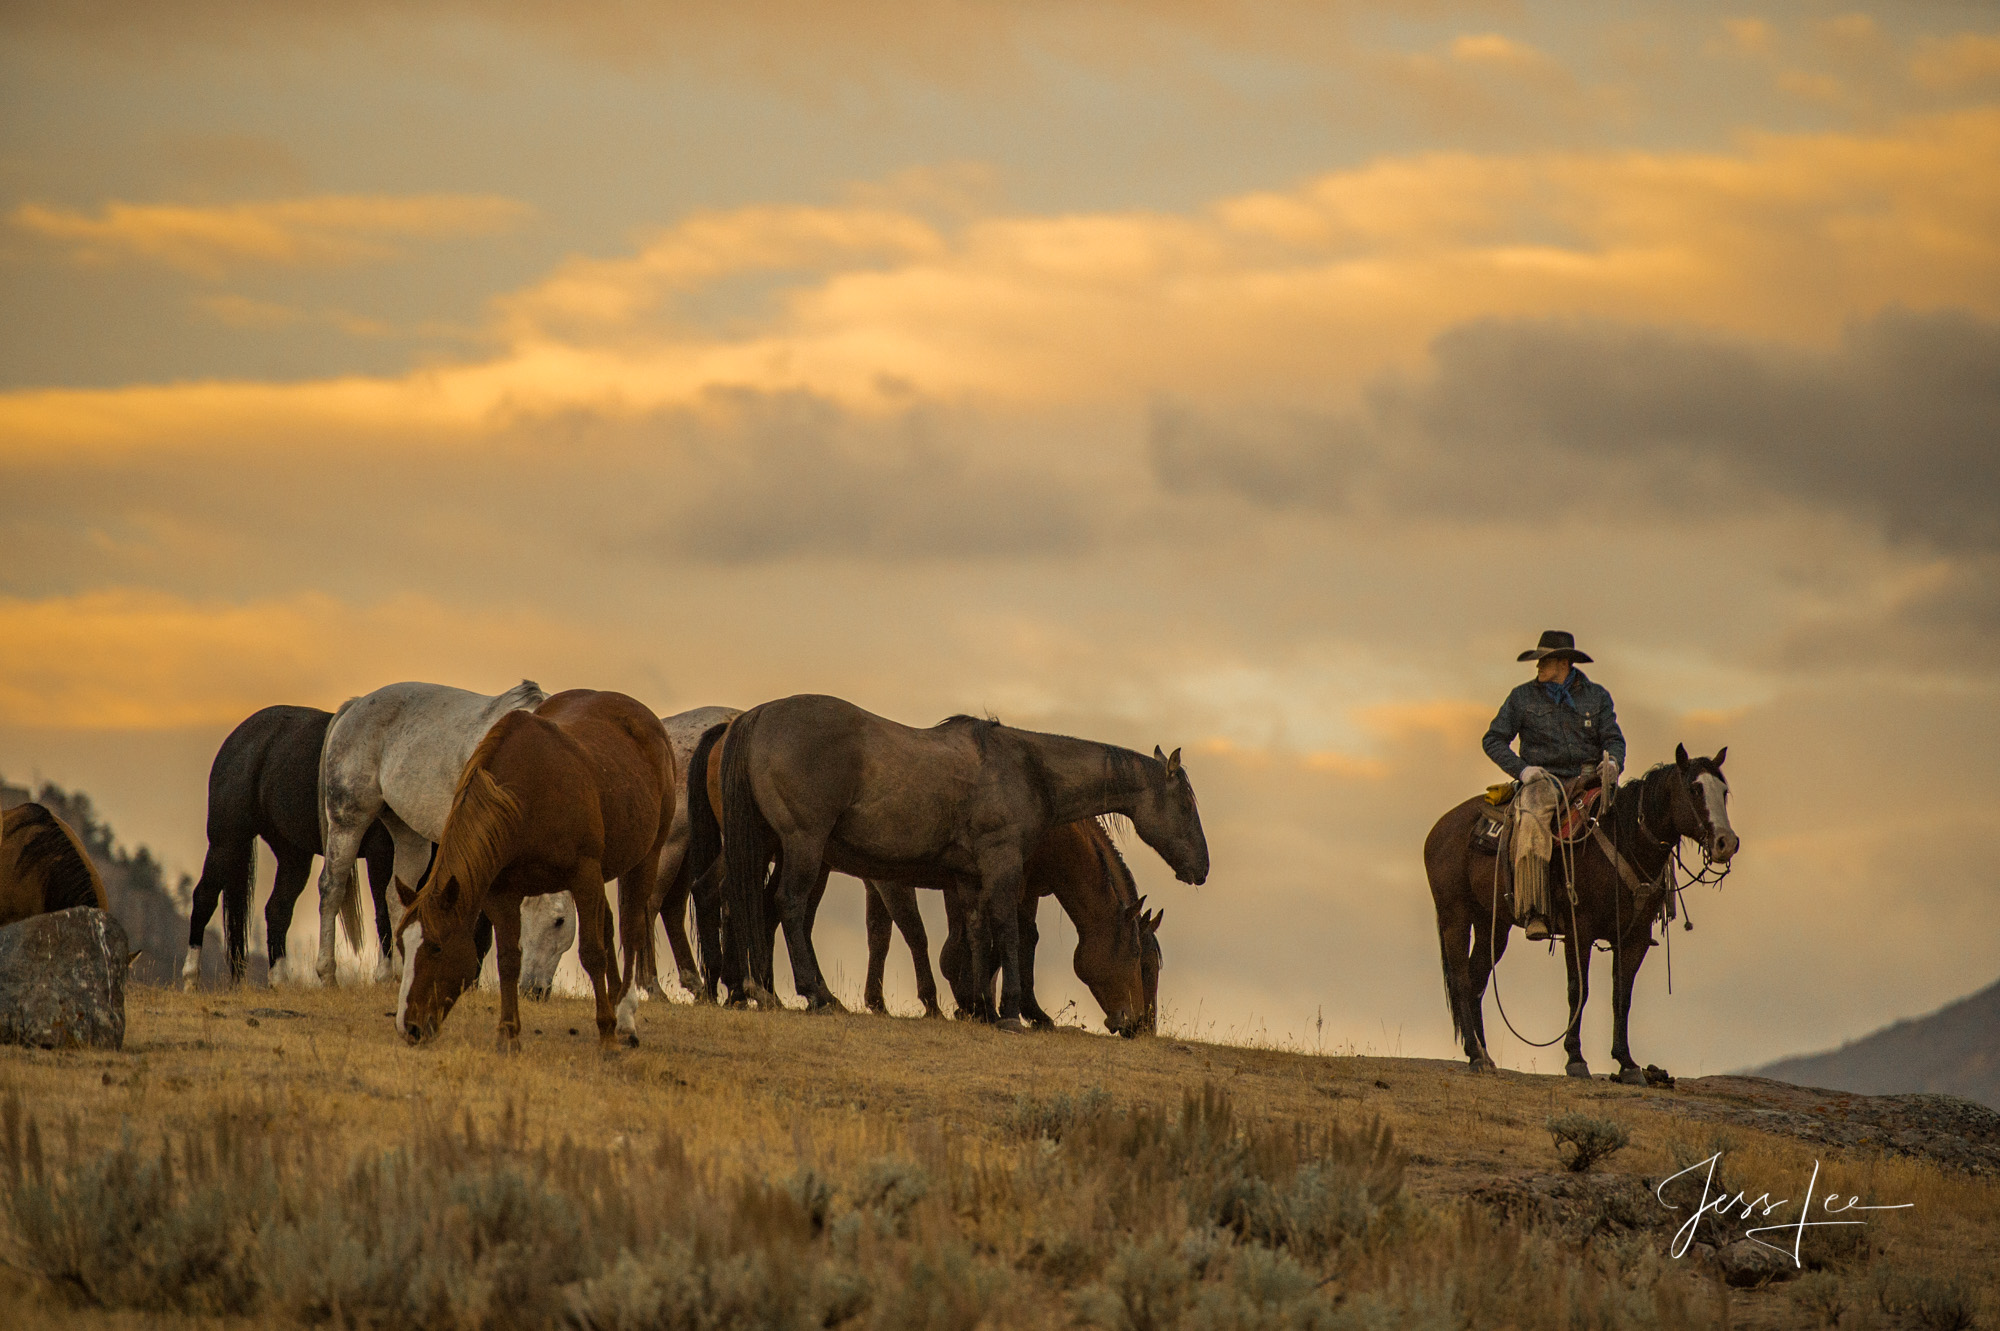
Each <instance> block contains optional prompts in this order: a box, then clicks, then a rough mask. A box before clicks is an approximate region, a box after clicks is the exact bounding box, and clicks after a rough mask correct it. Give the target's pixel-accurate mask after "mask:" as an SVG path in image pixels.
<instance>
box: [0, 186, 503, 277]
mask: <svg viewBox="0 0 2000 1331" xmlns="http://www.w3.org/2000/svg"><path fill="white" fill-rule="evenodd" d="M532 211H533V210H532V209H530V208H529V207H528V205H526V204H524V203H520V202H518V201H516V200H513V199H505V198H499V197H495V196H492V195H465V194H428V195H415V196H405V197H395V196H383V195H322V196H318V197H314V198H304V199H267V200H262V201H257V202H249V203H235V204H225V205H221V206H216V207H195V206H191V205H181V204H136V203H124V202H120V201H117V200H114V201H112V202H110V203H107V204H106V205H105V206H104V208H103V210H102V211H101V212H100V213H99V214H98V215H96V216H94V217H93V216H89V215H86V214H84V213H79V212H72V211H69V210H66V209H60V208H49V207H44V206H43V205H41V204H35V203H27V204H22V205H21V206H20V207H18V208H16V209H15V210H14V212H13V215H12V216H11V218H10V219H9V220H10V221H12V222H13V224H14V225H15V226H16V227H18V228H20V229H21V230H24V231H27V232H30V233H32V234H34V235H38V236H41V237H43V238H45V239H47V240H51V241H54V242H56V243H57V244H60V245H62V246H64V247H65V248H66V249H67V250H68V251H69V253H70V254H71V256H72V257H73V258H75V259H76V260H78V261H79V262H85V263H115V262H121V261H141V262H147V263H158V264H164V265H166V266H167V267H170V268H176V269H179V270H180V271H182V272H186V273H193V274H195V275H197V276H200V277H217V276H220V275H221V274H222V273H223V272H225V271H226V270H227V269H229V268H231V267H233V266H237V265H244V264H265V265H276V266H288V267H289V266H301V265H328V264H348V263H359V262H365V261H372V260H380V259H386V258H391V257H394V255H395V254H396V253H397V251H396V249H395V247H394V245H392V244H391V243H390V242H391V241H393V240H398V239H433V240H434V239H440V238H443V237H448V236H482V235H492V234H494V233H497V232H502V231H508V230H511V229H513V228H514V227H517V226H519V225H520V224H521V223H522V222H523V221H524V220H525V219H526V218H527V217H528V216H529V215H530V214H531V212H532Z"/></svg>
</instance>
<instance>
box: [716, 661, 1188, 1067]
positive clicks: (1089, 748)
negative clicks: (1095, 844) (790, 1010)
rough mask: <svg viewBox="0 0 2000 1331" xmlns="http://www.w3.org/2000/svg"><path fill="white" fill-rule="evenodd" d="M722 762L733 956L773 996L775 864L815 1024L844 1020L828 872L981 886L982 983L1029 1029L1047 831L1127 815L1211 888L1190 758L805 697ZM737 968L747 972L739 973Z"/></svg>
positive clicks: (765, 721)
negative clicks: (819, 1016)
mask: <svg viewBox="0 0 2000 1331" xmlns="http://www.w3.org/2000/svg"><path fill="white" fill-rule="evenodd" d="M722 752H723V756H722V841H723V864H724V875H723V878H724V888H723V897H724V902H725V907H726V910H727V912H728V927H727V930H726V935H725V940H724V942H725V946H726V947H728V948H729V949H730V950H731V951H733V952H737V953H738V954H740V960H741V964H742V965H743V966H744V967H745V969H746V970H747V971H748V977H749V982H750V984H751V985H752V986H753V987H754V988H760V989H762V990H763V991H764V993H765V994H769V992H770V988H771V964H770V958H769V957H767V956H765V955H763V954H762V952H761V949H760V948H758V947H756V946H754V940H757V939H760V938H763V937H765V936H767V931H766V929H765V926H764V914H765V911H764V888H765V872H766V869H767V868H768V867H769V866H770V864H771V863H772V861H773V860H774V859H775V860H776V861H777V870H776V881H777V899H778V907H779V911H780V913H781V915H782V917H783V920H784V929H785V948H786V951H787V952H789V953H790V954H791V958H792V974H793V983H794V985H795V987H796V988H797V989H798V991H799V993H801V994H803V995H805V996H806V998H807V1000H808V1002H809V1003H810V1005H811V1006H812V1007H814V1008H815V1009H823V1008H829V1007H833V1008H837V1007H839V1005H840V1004H839V1000H838V999H836V998H835V997H834V996H833V993H832V991H831V990H829V989H828V988H827V986H826V981H825V979H824V978H823V976H822V975H821V973H820V968H819V960H818V958H817V956H815V955H814V952H813V946H812V921H811V913H810V911H811V904H812V893H813V889H814V887H815V886H816V885H817V883H818V881H819V878H820V874H821V872H822V869H837V870H839V871H840V872H842V873H847V874H852V875H854V876H855V877H857V878H864V879H865V878H874V879H888V880H914V881H919V882H921V881H938V880H944V879H950V880H955V881H962V882H967V883H977V884H978V896H977V898H976V901H975V904H974V907H973V910H972V912H971V915H970V928H969V930H968V934H969V938H970V951H971V956H972V974H974V975H975V976H978V975H985V974H988V973H989V971H988V969H987V963H988V958H989V957H992V958H995V959H997V962H998V965H999V970H1000V976H1001V981H1000V1003H999V1008H998V1011H997V1013H994V1012H991V1011H990V1010H989V1009H986V1008H983V1007H982V1010H981V1011H980V1012H979V1015H981V1016H982V1017H983V1016H988V1015H993V1016H996V1017H997V1019H998V1020H999V1021H1000V1023H1001V1024H1002V1025H1003V1026H1004V1027H1005V1028H1007V1029H1009V1030H1019V1029H1022V1024H1021V992H1022V986H1021V957H1020V948H1019V942H1020V909H1021V898H1022V894H1023V892H1024V882H1025V876H1026V866H1027V860H1028V857H1029V856H1030V855H1031V854H1032V853H1033V851H1034V849H1035V847H1036V846H1037V845H1038V844H1040V842H1041V840H1042V838H1043V837H1045V836H1047V835H1048V833H1049V831H1050V829H1052V828H1054V827H1057V826H1059V825H1061V824H1063V823H1070V822H1075V821H1076V820H1077V819H1079V818H1090V817H1095V816H1096V815H1099V814H1104V813H1119V814H1123V815H1124V816H1125V817H1126V818H1128V819H1130V820H1131V823H1132V826H1133V829H1134V830H1135V831H1137V832H1138V834H1139V837H1140V839H1141V840H1143V841H1144V842H1145V843H1146V844H1147V845H1149V846H1151V847H1152V848H1153V849H1154V850H1155V851H1156V852H1158V853H1159V855H1160V856H1161V858H1162V859H1164V860H1166V862H1167V864H1168V865H1169V866H1170V867H1171V868H1172V869H1173V870H1174V873H1175V875H1176V876H1177V877H1179V878H1180V879H1181V881H1183V882H1187V883H1200V882H1202V881H1203V880H1205V879H1206V878H1207V877H1208V841H1207V839H1206V838H1205V837H1204V836H1203V835H1202V829H1201V815H1200V812H1199V811H1198V810H1197V808H1196V806H1195V799H1194V788H1193V786H1192V785H1190V784H1189V782H1188V778H1187V773H1186V772H1185V771H1184V770H1183V769H1182V767H1181V760H1180V751H1179V750H1178V749H1176V750H1175V751H1174V752H1173V754H1172V755H1171V756H1168V755H1166V754H1164V753H1160V752H1158V750H1157V749H1156V750H1155V756H1154V757H1152V758H1147V757H1145V756H1143V755H1141V754H1138V753H1135V752H1133V751H1131V750H1129V749H1121V748H1117V747H1115V746H1113V745H1109V744H1099V743H1095V742H1093V741H1090V740H1082V739H1072V738H1070V737H1068V736H1064V735H1044V734H1039V733H1037V732H1035V731H1029V730H1017V729H1015V728H1013V727H1011V726H1003V725H1001V724H1000V723H999V722H997V721H981V720H977V719H975V718H972V717H953V718H952V719H950V720H948V721H945V722H943V723H942V724H940V725H937V726H933V727H931V728H930V729H928V730H918V729H915V728H913V727H910V726H904V725H898V724H897V723H896V722H894V721H890V720H887V719H885V718H883V717H879V716H876V715H874V714H873V713H870V712H865V711H863V710H862V709H861V708H859V707H856V706H854V705H853V704H852V703H848V702H843V701H841V700H840V699H838V698H829V697H826V696H824V695H817V694H803V695H800V696H797V697H792V698H783V699H780V700H778V701H776V702H768V703H764V704H762V705H761V706H758V707H753V708H751V709H750V710H749V711H747V712H745V713H744V714H743V715H742V716H740V717H738V718H736V720H735V722H734V723H733V724H732V725H731V727H730V730H729V736H728V742H727V743H726V744H725V745H724V746H723V751H722ZM728 964H729V965H731V966H732V967H733V966H735V965H736V964H738V959H737V958H730V959H728Z"/></svg>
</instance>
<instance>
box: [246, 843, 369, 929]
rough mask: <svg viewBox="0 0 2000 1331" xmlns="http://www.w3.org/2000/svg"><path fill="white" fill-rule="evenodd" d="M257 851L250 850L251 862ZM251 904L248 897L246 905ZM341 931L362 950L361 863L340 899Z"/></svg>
mask: <svg viewBox="0 0 2000 1331" xmlns="http://www.w3.org/2000/svg"><path fill="white" fill-rule="evenodd" d="M256 854H257V849H256V847H254V846H252V847H251V849H250V855H251V861H252V863H255V861H256ZM244 904H245V905H246V906H247V905H248V904H249V903H248V900H247V896H246V900H245V903H244ZM340 931H341V932H342V933H344V934H346V935H347V945H348V946H349V947H351V948H353V949H354V950H355V951H356V952H359V951H360V950H361V938H362V933H361V861H359V860H356V861H355V862H354V874H353V876H352V878H351V879H350V880H349V882H348V884H347V895H346V896H344V897H342V898H341V899H340Z"/></svg>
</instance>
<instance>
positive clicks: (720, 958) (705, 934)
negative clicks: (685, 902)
mask: <svg viewBox="0 0 2000 1331" xmlns="http://www.w3.org/2000/svg"><path fill="white" fill-rule="evenodd" d="M688 895H689V896H690V897H691V898H693V900H694V929H695V936H696V938H697V940H698V941H699V942H700V944H701V986H700V987H699V988H697V989H696V990H695V991H694V997H695V1001H696V1002H698V1003H699V1002H704V1001H705V1002H709V1003H713V1002H715V1001H716V998H717V994H716V987H717V985H718V984H719V983H720V982H721V981H722V979H723V974H722V973H723V971H724V970H725V969H726V967H727V960H726V958H727V953H726V952H725V951H724V950H723V946H722V858H721V856H717V857H716V860H715V863H713V864H711V865H709V866H708V867H707V868H706V869H704V870H702V871H701V872H700V873H699V874H696V875H694V879H693V881H692V882H690V883H689V884H688ZM729 987H730V989H731V990H732V991H734V990H735V989H736V988H737V987H738V986H737V984H736V983H731V984H730V986H729Z"/></svg>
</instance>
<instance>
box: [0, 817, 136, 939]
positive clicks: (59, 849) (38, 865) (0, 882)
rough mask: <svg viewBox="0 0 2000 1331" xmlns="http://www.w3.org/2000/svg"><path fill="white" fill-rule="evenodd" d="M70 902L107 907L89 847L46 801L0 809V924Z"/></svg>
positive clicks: (61, 907) (67, 905)
mask: <svg viewBox="0 0 2000 1331" xmlns="http://www.w3.org/2000/svg"><path fill="white" fill-rule="evenodd" d="M71 906H95V907H97V909H99V910H108V909H110V907H109V906H108V905H107V904H106V903H105V897H104V880H103V879H102V878H100V877H98V875H97V866H96V865H95V864H92V863H91V862H90V852H89V851H87V850H85V849H84V846H83V842H82V841H81V840H79V839H78V837H77V835H76V833H75V832H74V831H72V830H71V828H70V825H69V824H68V823H66V822H64V821H63V820H62V819H60V818H58V817H56V816H55V814H54V813H52V812H50V810H49V808H48V806H47V805H43V804H34V803H28V804H17V805H15V806H14V807H13V808H11V809H9V810H7V812H6V813H5V814H4V815H0V925H7V924H12V923H14V922H15V921H16V920H25V919H27V918H28V917H29V916H30V915H41V914H43V913H45V912H48V911H52V910H68V909H69V908H70V907H71Z"/></svg>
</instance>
